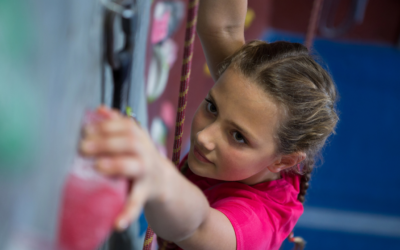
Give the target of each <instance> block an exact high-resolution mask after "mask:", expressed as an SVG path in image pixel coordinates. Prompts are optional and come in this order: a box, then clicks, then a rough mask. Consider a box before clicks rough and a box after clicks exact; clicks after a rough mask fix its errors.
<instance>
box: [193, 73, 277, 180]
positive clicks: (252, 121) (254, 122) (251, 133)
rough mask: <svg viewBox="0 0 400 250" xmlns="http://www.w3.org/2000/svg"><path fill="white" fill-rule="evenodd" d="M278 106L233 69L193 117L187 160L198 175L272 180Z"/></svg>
mask: <svg viewBox="0 0 400 250" xmlns="http://www.w3.org/2000/svg"><path fill="white" fill-rule="evenodd" d="M278 121H279V108H278V106H277V105H276V104H275V103H274V102H273V101H272V100H271V98H270V97H269V96H268V95H267V94H266V93H265V91H264V90H262V89H261V87H259V86H258V85H256V84H254V83H252V81H251V80H250V79H247V78H245V77H244V76H243V75H242V74H240V73H238V72H236V71H234V70H233V69H231V68H229V69H227V70H226V71H225V73H224V74H223V75H222V76H221V77H220V78H219V79H218V81H217V82H216V84H215V85H214V87H213V88H212V89H211V90H210V92H209V93H208V95H207V97H206V99H205V100H204V101H203V102H202V103H201V104H200V106H199V108H198V109H197V111H196V114H195V116H194V118H193V122H192V129H191V136H190V142H191V145H190V151H189V156H188V164H189V167H190V169H191V170H192V171H193V172H194V173H195V174H197V175H199V176H203V177H208V178H213V179H219V180H226V181H242V182H244V183H246V184H255V183H258V182H261V181H265V180H266V179H268V178H271V176H272V175H275V177H276V175H279V173H272V172H270V170H269V168H268V167H269V166H271V165H273V164H274V162H275V161H277V156H276V154H275V143H274V135H275V134H276V129H277V126H278Z"/></svg>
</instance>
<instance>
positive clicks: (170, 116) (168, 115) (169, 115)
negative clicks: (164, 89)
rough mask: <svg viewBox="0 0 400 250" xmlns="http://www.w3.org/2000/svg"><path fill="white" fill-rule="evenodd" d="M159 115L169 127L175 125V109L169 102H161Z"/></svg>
mask: <svg viewBox="0 0 400 250" xmlns="http://www.w3.org/2000/svg"><path fill="white" fill-rule="evenodd" d="M160 116H161V119H162V120H163V121H164V123H165V125H167V127H168V128H169V129H171V128H173V127H174V126H175V109H174V105H172V103H171V102H168V101H165V102H163V103H162V104H161V114H160Z"/></svg>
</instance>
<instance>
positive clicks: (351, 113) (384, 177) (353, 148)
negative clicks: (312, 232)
mask: <svg viewBox="0 0 400 250" xmlns="http://www.w3.org/2000/svg"><path fill="white" fill-rule="evenodd" d="M263 39H264V40H267V41H276V40H286V41H293V42H300V43H302V42H303V38H302V37H299V36H296V35H292V34H288V33H283V32H277V31H269V32H267V33H266V34H265V35H264V37H263ZM314 48H315V51H316V54H318V55H319V57H321V58H322V60H323V61H324V62H325V64H327V65H328V67H329V70H330V72H331V74H332V76H333V78H334V80H335V82H336V84H337V87H338V90H339V94H340V100H339V103H338V109H339V112H340V122H339V124H338V127H337V131H336V132H337V134H336V135H335V136H334V137H332V138H331V140H330V143H329V145H328V146H327V147H326V148H325V150H324V153H323V155H324V163H323V165H322V166H321V167H320V168H317V169H316V171H315V173H314V175H313V179H312V181H311V183H310V185H311V188H310V189H309V193H308V194H309V195H308V197H307V203H306V204H307V205H308V206H319V207H330V208H338V209H345V210H354V211H363V212H372V213H388V214H391V215H400V163H399V159H400V132H399V131H400V74H399V72H400V51H398V50H396V49H395V48H392V47H388V46H378V45H366V44H355V43H344V42H332V41H328V40H321V39H317V40H316V41H315V46H314Z"/></svg>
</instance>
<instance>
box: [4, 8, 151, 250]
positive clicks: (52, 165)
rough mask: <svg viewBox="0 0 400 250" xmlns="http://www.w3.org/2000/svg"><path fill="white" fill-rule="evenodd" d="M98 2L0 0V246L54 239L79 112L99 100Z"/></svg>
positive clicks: (138, 98) (139, 90) (138, 63)
mask: <svg viewBox="0 0 400 250" xmlns="http://www.w3.org/2000/svg"><path fill="white" fill-rule="evenodd" d="M143 2H145V1H143ZM146 2H148V1H146ZM102 8H103V7H102V6H101V3H100V1H97V0H69V1H62V0H25V1H22V0H5V1H0V115H1V118H0V137H1V139H0V166H1V167H0V199H1V203H0V221H1V222H2V223H0V249H46V248H47V247H49V246H50V244H51V243H52V242H53V241H54V239H55V234H56V232H57V216H58V210H59V201H60V194H61V192H62V187H63V182H64V178H65V176H66V174H67V172H68V169H69V167H70V165H71V162H72V160H73V158H74V156H75V155H76V148H77V142H78V139H79V135H80V123H81V118H82V115H83V113H84V112H85V110H87V109H91V108H95V107H96V106H98V105H99V104H100V101H101V69H102V60H101V59H102V22H103V19H102V18H103V9H102ZM146 25H147V26H148V24H146V23H144V27H145V29H144V30H143V31H142V33H140V35H139V34H137V37H136V39H139V38H141V37H142V36H144V39H141V40H142V42H141V44H142V45H141V46H145V41H146V38H147V26H146ZM142 50H143V49H142ZM136 53H138V54H139V56H138V59H137V60H135V62H134V63H133V64H134V66H135V67H136V69H135V70H134V71H133V72H134V74H136V77H134V79H135V84H134V86H133V87H132V88H131V90H132V91H133V94H132V95H131V97H132V98H131V105H132V106H133V108H134V109H135V111H136V112H137V113H138V114H139V120H141V122H142V124H144V125H146V124H147V122H146V113H147V112H146V104H145V99H144V96H143V92H144V90H143V89H144V87H143V82H144V80H143V75H144V72H143V71H144V55H141V54H140V53H142V52H141V51H139V50H138V51H137V52H136ZM140 56H141V58H139V57H140ZM109 73H110V72H109V71H108V72H107V74H106V76H107V77H106V79H107V81H106V96H107V98H106V100H108V101H107V102H109V101H110V94H111V91H112V85H111V81H110V79H111V77H110V74H109ZM139 109H140V111H139Z"/></svg>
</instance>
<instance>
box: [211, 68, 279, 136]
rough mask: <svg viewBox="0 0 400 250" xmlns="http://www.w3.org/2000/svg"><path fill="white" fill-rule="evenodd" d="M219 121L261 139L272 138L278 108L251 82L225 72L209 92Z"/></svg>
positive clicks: (241, 76) (232, 72) (235, 73)
mask: <svg viewBox="0 0 400 250" xmlns="http://www.w3.org/2000/svg"><path fill="white" fill-rule="evenodd" d="M210 96H212V98H213V99H215V102H216V106H217V108H218V114H219V116H220V117H221V119H223V120H226V121H229V122H233V123H236V124H237V125H239V126H240V127H243V128H246V130H248V131H249V132H250V133H251V134H252V135H253V136H254V137H257V138H259V139H260V140H268V141H269V140H271V139H273V138H274V135H275V132H276V128H277V126H278V121H279V108H278V105H277V104H276V103H275V102H274V101H273V99H272V98H271V97H270V96H269V94H268V93H266V92H265V91H264V90H263V89H262V88H261V87H260V86H259V85H258V84H256V83H255V82H253V80H251V79H249V78H246V77H244V76H243V75H242V74H240V73H237V72H236V71H234V70H232V69H228V70H227V71H225V73H224V74H223V75H222V76H221V77H220V79H218V81H217V82H216V84H215V85H214V87H213V88H212V89H211V90H210Z"/></svg>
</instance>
